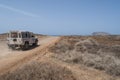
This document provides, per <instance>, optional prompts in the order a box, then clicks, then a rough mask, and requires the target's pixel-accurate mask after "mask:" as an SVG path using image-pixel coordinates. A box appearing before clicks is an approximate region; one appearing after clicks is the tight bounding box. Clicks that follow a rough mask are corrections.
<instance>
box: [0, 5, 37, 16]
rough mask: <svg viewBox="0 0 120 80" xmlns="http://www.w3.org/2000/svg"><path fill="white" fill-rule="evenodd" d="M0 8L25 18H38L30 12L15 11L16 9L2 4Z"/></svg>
mask: <svg viewBox="0 0 120 80" xmlns="http://www.w3.org/2000/svg"><path fill="white" fill-rule="evenodd" d="M0 7H1V8H4V9H8V10H10V11H13V12H17V13H20V14H23V15H26V16H30V17H39V16H38V15H35V14H32V13H30V12H26V11H23V10H19V9H16V8H13V7H10V6H7V5H4V4H0Z"/></svg>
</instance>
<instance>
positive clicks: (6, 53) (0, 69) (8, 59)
mask: <svg viewBox="0 0 120 80" xmlns="http://www.w3.org/2000/svg"><path fill="white" fill-rule="evenodd" d="M58 38H59V37H46V38H43V39H39V46H38V47H36V48H34V49H31V50H28V51H17V50H15V51H13V50H10V49H8V47H7V45H6V42H5V41H1V42H0V49H1V50H0V74H1V73H4V72H7V71H9V69H12V68H13V67H17V66H19V65H20V64H23V63H25V62H26V61H29V60H31V59H32V58H33V57H34V56H36V55H43V53H41V51H42V50H45V49H46V47H47V46H49V45H50V44H52V43H53V42H55V41H56V40H57V39H58ZM44 52H45V51H44Z"/></svg>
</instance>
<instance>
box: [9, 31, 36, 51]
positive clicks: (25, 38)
mask: <svg viewBox="0 0 120 80" xmlns="http://www.w3.org/2000/svg"><path fill="white" fill-rule="evenodd" d="M7 44H8V47H9V48H12V49H16V48H17V47H19V48H21V49H23V50H26V49H29V47H30V46H36V45H37V44H38V39H37V38H36V37H35V35H34V34H33V33H32V32H29V31H9V33H8V36H7Z"/></svg>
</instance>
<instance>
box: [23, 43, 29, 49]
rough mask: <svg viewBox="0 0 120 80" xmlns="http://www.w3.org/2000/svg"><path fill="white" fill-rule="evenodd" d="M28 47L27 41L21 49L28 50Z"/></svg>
mask: <svg viewBox="0 0 120 80" xmlns="http://www.w3.org/2000/svg"><path fill="white" fill-rule="evenodd" d="M28 49H29V43H27V42H26V43H25V44H24V46H23V50H28Z"/></svg>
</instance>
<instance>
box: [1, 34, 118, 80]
mask: <svg viewBox="0 0 120 80" xmlns="http://www.w3.org/2000/svg"><path fill="white" fill-rule="evenodd" d="M37 36H38V38H39V45H38V46H37V47H36V48H33V49H30V50H27V51H22V50H10V49H8V48H7V45H6V37H5V35H4V38H3V35H1V36H0V49H1V50H0V80H120V36H117V35H116V36H115V35H114V36H110V35H109V36H62V37H54V36H43V35H37Z"/></svg>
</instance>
